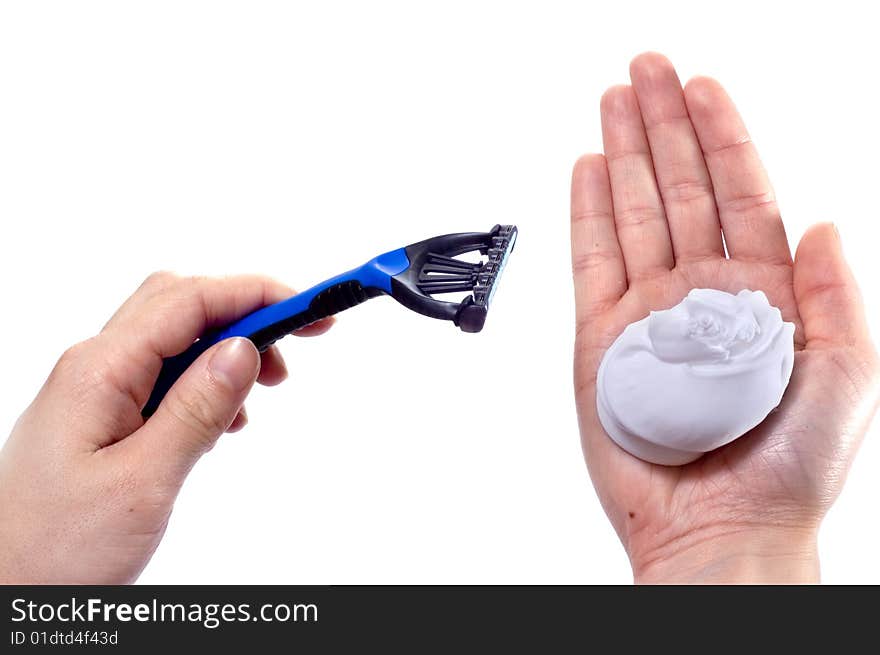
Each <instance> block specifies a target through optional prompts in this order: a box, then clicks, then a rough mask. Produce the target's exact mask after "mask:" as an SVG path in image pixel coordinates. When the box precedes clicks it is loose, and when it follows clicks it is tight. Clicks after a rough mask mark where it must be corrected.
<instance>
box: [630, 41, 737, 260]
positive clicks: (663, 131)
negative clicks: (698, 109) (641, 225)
mask: <svg viewBox="0 0 880 655" xmlns="http://www.w3.org/2000/svg"><path fill="white" fill-rule="evenodd" d="M630 77H631V78H632V83H633V90H634V91H635V94H636V98H637V100H638V104H639V109H640V111H641V114H642V122H643V123H644V125H645V132H646V134H647V136H648V144H649V145H650V148H651V159H652V160H653V161H654V172H655V176H656V178H657V187H658V189H659V190H660V196H661V197H662V199H663V206H664V208H665V210H666V221H667V223H668V224H669V234H670V236H671V238H672V250H673V254H674V256H675V261H676V262H681V261H687V260H689V259H705V258H708V257H718V258H721V257H724V245H723V244H722V242H721V223H719V222H718V211H717V210H716V208H715V197H714V196H713V194H712V181H711V179H710V178H709V171H708V169H707V168H706V162H705V160H704V159H703V152H702V150H701V149H700V142H699V141H698V140H697V135H696V133H695V132H694V126H693V125H692V124H691V119H690V116H688V112H687V107H686V106H685V102H684V93H683V92H682V88H681V82H679V80H678V75H677V74H676V73H675V68H673V66H672V63H671V62H670V61H669V60H668V59H667V58H666V57H664V56H663V55H660V54H656V53H645V54H643V55H639V56H638V57H636V58H635V59H634V60H633V62H632V64H630Z"/></svg>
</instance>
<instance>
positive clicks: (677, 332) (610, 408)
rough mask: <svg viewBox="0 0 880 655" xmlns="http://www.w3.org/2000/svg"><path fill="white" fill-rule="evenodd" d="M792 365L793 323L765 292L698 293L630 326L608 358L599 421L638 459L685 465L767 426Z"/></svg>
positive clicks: (600, 384)
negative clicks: (784, 316) (781, 312)
mask: <svg viewBox="0 0 880 655" xmlns="http://www.w3.org/2000/svg"><path fill="white" fill-rule="evenodd" d="M793 365H794V324H793V323H787V322H785V321H783V320H782V315H781V314H780V312H779V310H778V309H777V308H776V307H773V306H772V305H771V304H770V303H769V301H768V300H767V296H765V295H764V293H763V292H762V291H749V290H748V289H746V290H743V291H740V292H739V293H738V294H736V295H733V294H730V293H726V292H724V291H717V290H715V289H693V290H691V292H690V293H688V295H687V296H686V297H685V299H684V300H682V301H681V302H680V303H679V304H677V305H676V306H675V307H672V308H671V309H667V310H664V311H659V312H651V313H650V315H649V316H647V317H645V318H643V319H642V320H640V321H636V322H635V323H630V324H629V325H628V326H627V327H626V329H625V330H624V331H623V333H622V334H621V335H620V336H619V337H617V339H616V340H615V341H614V343H613V344H611V347H610V348H609V349H608V350H607V351H606V352H605V355H604V357H603V358H602V363H601V364H600V365H599V373H598V377H597V380H596V405H597V407H598V410H599V420H600V421H601V422H602V426H603V427H604V428H605V431H606V432H607V433H608V435H609V436H610V437H611V438H612V439H613V440H614V441H615V442H616V443H617V444H618V445H619V446H620V447H621V448H623V449H624V450H626V451H627V452H629V453H631V454H632V455H635V456H636V457H638V458H640V459H643V460H646V461H648V462H653V463H655V464H666V465H679V464H686V463H688V462H691V461H693V460H695V459H697V458H698V457H700V455H702V454H703V453H706V452H708V451H710V450H714V449H715V448H718V447H720V446H723V445H724V444H726V443H729V442H731V441H733V440H734V439H736V438H737V437H740V436H742V435H743V434H745V433H746V432H748V431H749V430H751V429H752V428H753V427H755V426H756V425H758V424H759V423H760V422H761V421H763V420H764V418H765V417H766V416H767V414H769V413H770V411H771V410H772V409H773V408H774V407H776V406H777V405H778V404H779V403H780V401H781V400H782V394H783V393H784V392H785V388H786V387H787V386H788V381H789V379H790V378H791V369H792V366H793Z"/></svg>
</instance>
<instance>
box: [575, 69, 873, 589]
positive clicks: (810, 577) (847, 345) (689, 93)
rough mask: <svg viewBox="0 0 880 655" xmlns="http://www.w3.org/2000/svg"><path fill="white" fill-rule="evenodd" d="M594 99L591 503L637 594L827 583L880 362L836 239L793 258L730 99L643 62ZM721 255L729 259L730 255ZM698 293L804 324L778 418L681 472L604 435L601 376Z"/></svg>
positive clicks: (583, 414) (578, 201) (588, 166)
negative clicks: (603, 365) (829, 540)
mask: <svg viewBox="0 0 880 655" xmlns="http://www.w3.org/2000/svg"><path fill="white" fill-rule="evenodd" d="M630 75H631V78H632V86H616V87H613V88H611V89H609V90H608V91H607V92H606V93H605V95H604V96H603V97H602V103H601V115H602V133H603V139H604V149H605V154H604V156H603V155H601V154H596V155H586V156H584V157H582V158H581V159H580V160H579V161H578V162H577V164H576V165H575V168H574V175H573V180H572V191H571V194H572V195H571V216H572V225H571V230H572V233H571V241H572V261H573V269H574V285H575V296H576V305H577V312H576V314H577V337H576V346H575V390H576V397H577V406H578V414H579V421H580V430H581V437H582V444H583V448H584V453H585V456H586V460H587V465H588V468H589V470H590V475H591V477H592V479H593V482H594V484H595V487H596V490H597V492H598V494H599V498H600V500H601V502H602V505H603V507H604V508H605V511H606V513H607V514H608V516H609V518H610V519H611V522H612V523H613V525H614V528H615V529H616V530H617V533H618V535H619V536H620V538H621V540H622V542H623V545H624V547H625V548H626V550H627V553H628V554H629V557H630V561H631V563H632V567H633V573H634V577H635V580H636V581H637V582H682V581H705V582H721V581H725V582H734V581H755V582H795V581H803V582H807V581H816V580H818V558H817V555H816V532H817V529H818V526H819V523H820V521H821V519H822V517H823V516H824V514H825V513H826V511H827V510H828V508H829V507H830V505H831V504H832V503H833V502H834V500H835V498H836V497H837V495H838V494H839V493H840V490H841V487H842V486H843V482H844V480H845V478H846V474H847V471H848V469H849V466H850V463H851V462H852V459H853V457H854V455H855V452H856V449H857V447H858V445H859V442H860V440H861V439H862V437H863V435H864V433H865V431H866V429H867V425H868V422H869V421H870V418H871V415H872V414H873V412H874V410H875V408H876V405H877V400H878V384H877V382H878V370H880V369H878V359H877V354H876V352H875V350H874V348H873V346H872V344H871V342H870V338H869V335H868V329H867V327H866V324H865V317H864V313H863V308H862V302H861V299H860V297H859V292H858V289H857V287H856V282H855V280H854V279H853V276H852V274H851V272H850V270H849V268H848V267H847V264H846V262H845V261H844V258H843V254H842V252H841V245H840V240H839V237H838V234H837V231H836V230H835V228H834V227H833V226H832V225H831V224H821V225H816V226H813V227H812V228H810V229H809V230H808V231H807V233H806V234H805V235H804V237H803V239H802V240H801V242H800V245H799V246H798V249H797V254H796V256H795V259H794V261H792V259H791V254H790V251H789V247H788V242H787V240H786V236H785V230H784V228H783V224H782V220H781V219H780V215H779V209H778V207H777V205H776V201H775V199H774V195H773V190H772V188H771V186H770V183H769V181H768V179H767V175H766V173H765V171H764V169H763V168H762V166H761V163H760V161H759V159H758V155H757V152H756V151H755V147H754V145H753V144H752V142H751V141H750V140H749V136H748V133H747V132H746V129H745V127H744V125H743V122H742V120H741V118H740V116H739V115H738V113H737V111H736V108H735V107H734V105H733V103H732V102H731V100H730V98H729V97H728V96H727V95H726V93H725V92H724V90H723V89H722V88H721V86H720V85H719V84H718V83H717V82H716V81H714V80H712V79H708V78H695V79H693V80H691V81H690V82H689V83H688V84H687V85H686V87H685V88H684V89H683V90H682V87H681V85H680V83H679V80H678V77H677V75H676V73H675V70H674V69H673V67H672V65H671V64H670V62H669V61H668V60H667V59H665V58H664V57H662V56H660V55H657V54H644V55H641V56H639V57H637V58H636V59H635V60H634V61H633V62H632V65H631V69H630ZM722 233H723V235H724V243H726V244H727V251H728V253H729V257H726V256H725V251H724V245H723V242H722ZM694 287H710V288H714V289H720V290H723V291H728V292H737V291H740V290H741V289H744V288H749V289H760V290H762V291H764V292H765V293H766V294H767V297H768V298H769V300H770V302H771V304H773V305H776V306H777V307H779V309H780V310H781V311H782V316H783V318H784V320H787V321H791V322H793V323H794V324H795V326H796V329H795V364H794V373H793V375H792V379H791V383H790V386H789V388H788V390H787V392H786V394H785V397H784V399H783V401H782V404H781V405H780V407H779V408H778V410H777V411H776V412H774V413H772V414H771V415H770V416H769V417H768V418H767V419H766V420H765V421H764V422H763V423H762V424H761V425H759V426H758V427H757V428H755V429H754V430H752V431H751V432H750V433H748V434H746V435H745V436H743V437H742V438H740V439H738V440H736V441H734V442H733V443H731V444H729V445H728V446H725V447H723V448H720V449H718V450H716V451H713V452H711V453H708V454H707V455H705V456H704V457H702V458H701V459H699V460H697V461H696V462H694V463H692V464H689V465H687V466H683V467H664V466H657V465H652V464H648V463H645V462H643V461H641V460H638V459H636V458H634V457H632V456H631V455H629V454H628V453H626V452H625V451H623V450H622V449H620V448H619V447H618V446H617V445H616V444H615V443H614V442H613V441H611V439H609V437H608V436H607V435H606V434H605V432H604V430H603V429H602V425H601V424H600V422H599V420H598V418H597V413H596V371H597V369H598V366H599V362H600V361H601V358H602V355H603V353H604V352H605V350H606V348H608V346H609V345H610V344H611V343H612V342H613V341H614V339H615V338H616V337H617V336H618V335H619V334H620V333H621V332H622V331H623V329H624V327H625V326H626V325H627V324H628V323H630V322H632V321H636V320H638V319H641V318H644V317H645V316H647V314H648V312H649V311H650V310H659V309H666V308H669V307H671V306H673V305H675V304H677V303H678V302H680V301H681V300H682V298H683V297H684V296H685V295H686V294H687V292H688V291H689V290H690V289H692V288H694Z"/></svg>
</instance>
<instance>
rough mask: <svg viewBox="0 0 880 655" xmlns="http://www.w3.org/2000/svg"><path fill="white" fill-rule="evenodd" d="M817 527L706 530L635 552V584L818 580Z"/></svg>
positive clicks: (805, 581) (779, 582) (782, 582)
mask: <svg viewBox="0 0 880 655" xmlns="http://www.w3.org/2000/svg"><path fill="white" fill-rule="evenodd" d="M817 527H818V526H811V527H805V528H800V527H798V528H792V527H785V528H783V527H776V526H761V527H735V528H723V527H719V528H714V529H702V530H699V531H694V532H692V533H690V534H687V535H684V536H682V537H681V538H679V539H677V540H675V542H674V543H672V544H667V545H666V546H665V547H663V548H659V549H654V550H652V551H651V552H650V553H646V554H644V555H641V556H638V557H633V556H632V555H631V558H630V559H631V561H632V567H633V579H634V581H635V583H636V584H691V583H692V584H811V583H818V582H819V555H818V550H817V540H816V537H817Z"/></svg>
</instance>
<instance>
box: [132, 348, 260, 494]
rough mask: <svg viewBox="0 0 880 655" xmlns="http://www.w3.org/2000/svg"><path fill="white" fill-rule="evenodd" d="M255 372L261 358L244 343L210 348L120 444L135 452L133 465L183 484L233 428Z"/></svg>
mask: <svg viewBox="0 0 880 655" xmlns="http://www.w3.org/2000/svg"><path fill="white" fill-rule="evenodd" d="M259 370H260V357H259V353H257V349H256V348H255V347H254V344H253V343H251V342H250V341H249V340H248V339H243V338H235V339H227V340H225V341H222V342H220V343H219V344H216V345H214V346H213V347H211V348H210V349H209V350H208V351H207V352H205V353H203V354H202V355H201V356H200V357H199V358H198V359H197V360H196V361H195V363H193V365H192V366H190V367H189V369H187V370H186V371H185V372H184V374H183V375H182V376H181V377H180V379H179V380H177V382H175V383H174V386H172V387H171V389H170V390H169V392H168V394H167V395H166V396H165V398H164V399H163V400H162V402H161V403H160V404H159V407H158V409H157V410H156V413H155V414H153V416H151V417H150V419H149V420H148V421H147V422H146V423H145V424H144V425H143V427H141V428H140V429H139V430H138V431H137V432H135V433H134V434H133V435H132V436H131V437H129V438H128V439H125V440H124V441H123V442H121V443H120V444H118V445H119V446H122V448H123V449H126V450H129V451H139V456H138V457H136V458H135V459H134V461H141V462H144V463H145V466H149V467H151V471H150V473H151V474H153V475H155V476H156V477H157V479H170V480H172V481H174V482H175V483H179V482H181V481H182V479H183V477H184V476H185V475H186V474H187V473H188V472H189V470H190V469H191V468H192V466H193V465H194V464H195V462H196V461H197V460H198V458H199V457H201V455H202V454H203V453H205V452H206V451H208V450H209V449H210V448H211V447H212V446H213V445H214V443H215V442H216V441H217V439H218V438H219V437H220V435H221V434H223V433H224V432H226V430H228V429H229V428H230V426H231V425H232V424H233V421H234V419H235V418H236V416H237V415H238V413H239V411H240V409H241V407H242V405H243V404H244V400H245V397H246V396H247V394H248V392H249V391H250V389H251V387H252V386H253V384H254V382H255V381H256V378H257V374H258V372H259Z"/></svg>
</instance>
